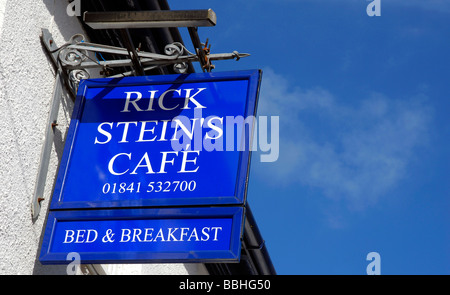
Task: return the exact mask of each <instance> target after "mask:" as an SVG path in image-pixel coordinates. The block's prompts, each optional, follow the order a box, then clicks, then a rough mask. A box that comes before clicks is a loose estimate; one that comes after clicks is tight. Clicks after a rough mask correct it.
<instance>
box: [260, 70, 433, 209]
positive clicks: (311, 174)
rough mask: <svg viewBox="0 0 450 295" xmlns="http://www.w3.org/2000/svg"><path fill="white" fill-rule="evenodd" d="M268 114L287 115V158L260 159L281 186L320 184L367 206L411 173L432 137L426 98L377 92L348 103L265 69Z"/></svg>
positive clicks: (283, 148) (283, 125)
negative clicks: (421, 148) (421, 149)
mask: <svg viewBox="0 0 450 295" xmlns="http://www.w3.org/2000/svg"><path fill="white" fill-rule="evenodd" d="M260 95H261V97H260V105H259V111H258V113H259V114H260V115H279V116H280V157H279V159H278V161H277V162H275V163H263V164H257V165H258V167H257V168H261V169H257V171H258V172H257V174H259V176H261V177H263V178H264V179H270V180H271V181H272V183H273V185H292V184H300V185H303V186H306V187H312V188H317V189H319V190H320V191H322V192H323V194H324V195H325V196H327V197H329V198H332V199H338V200H345V201H348V204H349V206H351V207H356V208H360V207H365V206H367V205H370V204H372V203H374V202H376V201H377V199H378V198H379V197H380V196H382V195H383V194H385V193H387V192H388V191H389V190H391V189H393V188H394V187H395V186H396V184H397V183H398V181H399V180H401V179H403V178H405V177H406V175H407V169H408V165H409V164H411V161H412V160H413V159H414V157H416V156H417V154H416V149H417V147H419V146H420V145H421V144H422V143H423V142H424V141H426V138H427V134H428V131H429V124H430V117H431V116H430V112H431V110H430V109H429V108H427V107H426V106H425V104H424V102H423V100H424V98H423V97H420V96H418V97H412V98H410V99H408V100H395V99H393V98H389V97H386V96H384V95H382V94H379V93H372V94H371V95H370V96H369V97H367V98H362V99H360V100H359V101H358V102H356V103H352V104H349V103H344V102H342V99H339V98H337V97H335V96H333V95H332V94H331V93H330V92H329V91H327V90H325V89H323V88H320V87H318V88H314V89H307V90H305V89H301V88H300V87H297V86H292V85H291V83H289V81H288V80H287V79H285V78H284V77H283V76H281V75H278V74H276V73H275V72H273V71H272V70H271V69H265V70H264V75H263V82H262V89H261V94H260Z"/></svg>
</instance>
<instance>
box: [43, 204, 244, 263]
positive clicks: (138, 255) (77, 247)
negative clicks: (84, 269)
mask: <svg viewBox="0 0 450 295" xmlns="http://www.w3.org/2000/svg"><path fill="white" fill-rule="evenodd" d="M243 210H244V209H243V208H242V207H223V208H220V207H219V208H217V207H216V208H163V209H115V210H105V209H99V210H76V211H66V210H61V211H51V212H50V213H49V216H48V221H47V228H46V231H45V235H44V240H43V244H42V250H41V256H40V261H41V263H42V264H68V263H70V262H72V260H71V259H68V258H67V257H68V254H69V253H71V252H76V253H78V254H79V255H80V259H81V263H83V264H86V263H145V262H216V261H217V262H219V261H220V262H233V261H238V260H239V258H240V244H241V241H240V237H241V231H242V223H243Z"/></svg>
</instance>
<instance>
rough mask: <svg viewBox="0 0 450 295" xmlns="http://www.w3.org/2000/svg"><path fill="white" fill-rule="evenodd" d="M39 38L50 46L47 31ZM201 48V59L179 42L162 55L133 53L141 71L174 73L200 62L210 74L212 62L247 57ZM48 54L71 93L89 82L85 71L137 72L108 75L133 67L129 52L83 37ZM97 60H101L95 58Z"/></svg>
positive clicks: (49, 36)
mask: <svg viewBox="0 0 450 295" xmlns="http://www.w3.org/2000/svg"><path fill="white" fill-rule="evenodd" d="M45 31H46V32H45ZM42 38H43V42H44V44H45V43H46V42H47V43H51V42H52V41H51V40H52V39H51V35H49V32H48V31H47V30H43V34H42ZM202 45H203V46H205V47H204V49H205V50H203V52H202V54H201V56H200V54H193V53H192V52H190V51H189V50H187V49H186V47H185V46H184V45H183V44H181V43H179V42H174V43H172V44H168V45H166V46H165V48H164V54H156V53H150V52H143V51H137V50H136V51H134V52H135V53H136V55H137V58H138V61H139V63H140V65H142V67H143V71H148V70H152V69H155V68H158V67H162V66H169V65H172V66H173V69H174V71H175V72H176V73H185V72H186V70H187V68H188V63H189V62H201V64H202V68H203V69H204V70H206V71H208V72H209V71H211V69H213V68H214V66H213V65H212V64H211V61H214V60H225V59H235V60H239V59H240V58H242V57H246V56H249V54H247V53H238V52H237V51H234V52H232V53H220V54H210V53H209V48H208V47H207V44H206V45H205V44H202ZM197 51H198V50H197ZM49 53H50V54H52V55H53V56H54V62H55V63H56V66H57V67H58V68H61V69H62V70H63V72H65V74H66V75H67V78H68V81H69V87H70V88H71V89H72V90H73V92H74V93H76V89H77V86H78V84H79V82H80V80H81V79H87V78H89V73H88V72H87V69H91V68H97V69H101V73H102V74H103V75H104V76H105V77H125V76H130V75H136V74H137V73H138V71H137V70H136V69H133V70H132V71H128V72H123V73H120V74H116V75H110V73H111V72H112V71H111V70H112V69H113V68H116V67H132V68H133V66H134V65H135V63H134V62H133V56H130V51H129V50H127V49H126V48H120V47H113V46H108V45H101V44H95V43H90V42H86V40H85V38H84V36H83V35H81V34H77V35H74V36H73V37H72V38H71V39H70V40H69V42H68V43H66V44H64V45H62V46H61V47H59V48H56V49H53V50H49ZM102 54H113V55H115V56H124V57H125V58H124V59H115V60H105V59H104V58H103V55H102ZM131 55H132V54H131ZM99 56H100V57H101V59H99V58H98V57H99ZM205 63H206V65H208V66H207V67H205V66H203V65H204V64H205Z"/></svg>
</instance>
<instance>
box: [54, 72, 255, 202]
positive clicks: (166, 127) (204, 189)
mask: <svg viewBox="0 0 450 295" xmlns="http://www.w3.org/2000/svg"><path fill="white" fill-rule="evenodd" d="M260 79H261V72H260V71H259V70H253V71H237V72H221V73H219V72H218V73H202V74H184V75H167V76H148V77H126V78H115V79H91V80H84V81H82V82H81V84H80V87H79V90H78V95H77V99H76V102H75V107H74V111H73V118H72V121H71V124H70V128H69V132H68V135H67V139H66V145H65V150H64V153H63V157H62V161H61V165H60V170H59V173H58V178H57V183H56V186H55V190H54V194H53V198H52V202H51V207H50V208H51V209H52V210H53V209H81V208H123V207H127V208H135V207H149V206H151V207H154V206H185V205H189V206H191V205H223V204H236V205H242V204H244V203H245V197H246V196H245V195H246V188H247V180H248V169H249V164H250V148H249V147H250V144H251V143H250V141H251V133H252V129H253V118H254V116H255V115H256V114H255V112H256V105H257V97H258V92H259V85H260Z"/></svg>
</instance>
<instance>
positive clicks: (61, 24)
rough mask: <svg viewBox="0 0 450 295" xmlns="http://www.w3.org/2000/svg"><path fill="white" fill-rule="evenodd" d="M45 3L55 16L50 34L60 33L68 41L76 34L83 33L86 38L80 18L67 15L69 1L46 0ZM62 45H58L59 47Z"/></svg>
mask: <svg viewBox="0 0 450 295" xmlns="http://www.w3.org/2000/svg"><path fill="white" fill-rule="evenodd" d="M43 2H44V4H45V6H46V7H47V9H48V11H49V13H50V14H51V15H52V16H53V22H52V28H48V29H49V31H50V32H53V31H55V30H57V31H59V32H60V34H61V35H62V36H63V37H64V40H66V41H68V40H69V39H70V37H72V36H73V35H75V34H80V33H81V34H83V35H85V36H86V33H85V32H84V30H83V28H82V26H81V24H80V22H79V21H78V18H77V17H76V16H69V15H68V14H67V7H68V5H69V1H68V0H44V1H43ZM61 45H62V44H58V46H61Z"/></svg>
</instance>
